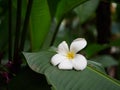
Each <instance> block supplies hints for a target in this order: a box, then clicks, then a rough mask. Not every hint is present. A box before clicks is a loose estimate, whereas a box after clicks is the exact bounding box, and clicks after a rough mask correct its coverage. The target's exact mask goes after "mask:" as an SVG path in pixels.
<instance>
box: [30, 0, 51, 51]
mask: <svg viewBox="0 0 120 90" xmlns="http://www.w3.org/2000/svg"><path fill="white" fill-rule="evenodd" d="M30 20H31V21H30V32H31V44H32V50H33V51H38V50H40V48H41V46H42V44H43V42H44V40H45V37H46V35H47V33H48V31H49V27H50V21H51V17H50V12H49V7H48V3H47V0H34V1H33V7H32V12H31V19H30Z"/></svg>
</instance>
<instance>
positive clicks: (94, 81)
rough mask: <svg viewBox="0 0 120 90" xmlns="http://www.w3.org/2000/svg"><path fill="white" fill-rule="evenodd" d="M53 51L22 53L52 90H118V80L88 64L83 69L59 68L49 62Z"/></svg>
mask: <svg viewBox="0 0 120 90" xmlns="http://www.w3.org/2000/svg"><path fill="white" fill-rule="evenodd" d="M54 54H55V53H53V52H50V51H41V52H38V53H24V56H25V58H26V60H27V63H28V65H29V66H30V68H31V69H32V70H34V71H35V72H38V73H41V74H44V75H45V76H46V78H47V81H48V82H49V84H51V85H52V86H53V87H52V88H54V90H119V89H120V82H118V81H117V80H115V79H112V78H110V77H109V76H108V75H106V74H103V73H101V72H100V71H98V70H96V69H94V68H92V67H91V66H88V67H87V68H86V69H85V70H83V71H75V70H59V69H58V68H57V67H55V66H53V65H51V64H50V59H51V57H52V56H53V55H54Z"/></svg>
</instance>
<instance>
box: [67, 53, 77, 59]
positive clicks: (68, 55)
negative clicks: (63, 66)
mask: <svg viewBox="0 0 120 90" xmlns="http://www.w3.org/2000/svg"><path fill="white" fill-rule="evenodd" d="M66 56H67V58H68V59H73V58H74V57H75V54H74V53H73V52H68V53H67V55H66Z"/></svg>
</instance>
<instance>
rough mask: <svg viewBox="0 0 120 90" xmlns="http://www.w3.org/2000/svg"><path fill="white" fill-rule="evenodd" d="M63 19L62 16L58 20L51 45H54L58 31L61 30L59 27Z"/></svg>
mask: <svg viewBox="0 0 120 90" xmlns="http://www.w3.org/2000/svg"><path fill="white" fill-rule="evenodd" d="M62 20H63V18H61V20H60V21H59V22H58V24H57V26H56V29H55V32H54V34H53V37H52V40H51V43H50V46H53V44H54V42H55V38H56V36H57V33H58V31H59V27H60V24H61V21H62Z"/></svg>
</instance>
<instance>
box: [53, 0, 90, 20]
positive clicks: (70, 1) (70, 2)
mask: <svg viewBox="0 0 120 90" xmlns="http://www.w3.org/2000/svg"><path fill="white" fill-rule="evenodd" d="M85 1H88V0H60V2H59V3H58V6H57V10H56V15H55V16H56V18H57V20H58V22H59V21H60V20H61V19H62V18H63V16H64V15H65V14H66V13H68V12H69V11H70V10H71V9H73V8H74V7H76V6H78V5H80V4H82V3H83V2H85Z"/></svg>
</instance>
